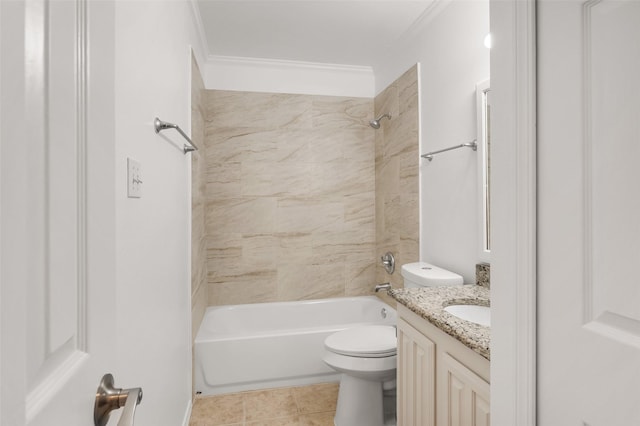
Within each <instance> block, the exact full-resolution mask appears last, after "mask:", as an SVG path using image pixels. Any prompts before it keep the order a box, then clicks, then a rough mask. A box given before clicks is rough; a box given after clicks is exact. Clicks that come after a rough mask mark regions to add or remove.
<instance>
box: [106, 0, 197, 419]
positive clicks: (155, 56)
mask: <svg viewBox="0 0 640 426" xmlns="http://www.w3.org/2000/svg"><path fill="white" fill-rule="evenodd" d="M115 5H116V6H115V8H116V17H115V34H116V40H115V44H116V46H115V49H116V61H115V87H116V93H115V97H116V104H115V110H116V114H115V117H116V142H115V145H116V183H115V188H116V232H117V247H116V249H117V259H116V261H117V312H118V318H117V319H116V326H117V357H118V359H117V371H114V372H113V373H114V376H115V377H116V378H118V377H119V378H120V379H119V380H118V382H117V385H119V386H124V387H129V386H141V387H142V388H143V390H144V399H143V401H142V404H141V405H140V407H139V409H138V411H137V412H136V425H139V426H151V425H153V426H162V425H166V426H175V425H180V424H184V423H183V422H184V418H185V415H186V413H187V412H188V410H189V409H190V400H191V374H190V372H191V354H190V349H191V342H190V334H191V329H190V320H191V303H190V288H191V286H190V271H189V268H190V266H189V265H190V261H189V256H190V250H189V244H190V241H189V239H190V217H191V213H190V206H191V195H190V185H191V183H190V182H191V179H190V173H191V170H190V163H191V159H190V157H189V155H186V156H185V155H184V154H183V153H182V151H181V147H182V139H181V138H180V136H179V135H178V134H177V133H176V132H175V131H174V130H168V131H165V132H164V133H163V134H162V135H161V136H159V135H156V134H155V132H154V130H153V126H152V122H153V119H154V117H156V116H158V117H160V118H161V119H163V120H166V121H169V122H173V123H177V124H178V125H180V126H181V127H182V128H183V129H185V131H187V133H188V132H189V130H190V122H191V118H190V110H191V103H190V81H191V72H190V66H191V53H190V45H192V44H196V42H197V38H196V35H195V32H194V30H193V28H194V24H193V16H192V9H191V4H190V3H189V2H188V1H184V0H183V1H170V2H162V5H161V6H162V7H158V5H159V3H157V2H137V1H136V2H119V1H116V2H115ZM167 139H169V140H170V141H175V142H176V144H172V143H171V142H170V141H168V140H167ZM127 157H132V158H134V159H136V160H137V161H139V162H140V163H141V165H142V168H141V170H142V179H141V180H142V181H143V184H142V198H140V199H133V198H127V193H126V176H127V167H126V166H127Z"/></svg>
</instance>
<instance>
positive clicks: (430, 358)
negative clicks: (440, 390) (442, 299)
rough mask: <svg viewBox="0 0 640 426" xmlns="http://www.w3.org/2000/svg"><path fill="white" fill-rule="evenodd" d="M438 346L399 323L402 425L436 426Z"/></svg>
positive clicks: (398, 411)
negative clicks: (436, 349) (436, 350)
mask: <svg viewBox="0 0 640 426" xmlns="http://www.w3.org/2000/svg"><path fill="white" fill-rule="evenodd" d="M435 348H436V345H435V343H433V342H432V341H431V340H430V339H429V338H428V337H427V336H425V335H424V334H422V333H420V332H419V331H417V330H416V329H415V328H413V327H411V326H410V325H409V324H408V323H407V322H405V321H403V320H402V319H398V370H397V371H398V386H397V392H398V398H397V401H398V407H397V408H398V409H397V416H398V425H416V426H417V425H420V426H434V424H435V423H434V419H435V366H436V352H435Z"/></svg>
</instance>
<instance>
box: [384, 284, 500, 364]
mask: <svg viewBox="0 0 640 426" xmlns="http://www.w3.org/2000/svg"><path fill="white" fill-rule="evenodd" d="M388 293H389V295H390V296H391V297H393V298H394V299H395V300H397V301H398V303H400V304H401V305H404V306H406V307H407V308H408V309H409V310H411V311H413V312H414V313H416V314H417V315H419V316H421V317H422V318H424V319H425V320H427V321H429V322H430V323H432V324H433V325H435V326H436V327H438V328H439V329H440V330H442V331H444V332H445V333H447V334H448V335H450V336H452V337H453V338H455V339H457V340H459V341H460V342H462V344H464V345H465V346H467V347H469V348H471V349H472V350H474V351H475V352H477V353H478V354H480V355H482V356H483V357H485V358H486V359H491V354H490V352H489V343H490V341H491V328H490V327H485V326H482V325H480V324H476V323H473V322H469V321H465V320H463V319H460V318H458V317H456V316H453V315H451V314H450V313H448V312H446V311H445V310H444V308H445V307H447V306H449V305H483V306H489V289H487V288H485V287H481V286H479V285H475V284H474V285H463V286H454V287H426V288H395V289H391V290H389V292H388Z"/></svg>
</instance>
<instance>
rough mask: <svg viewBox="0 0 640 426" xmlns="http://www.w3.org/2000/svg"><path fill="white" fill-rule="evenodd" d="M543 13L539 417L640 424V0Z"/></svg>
mask: <svg viewBox="0 0 640 426" xmlns="http://www.w3.org/2000/svg"><path fill="white" fill-rule="evenodd" d="M537 19H538V114H539V115H538V179H539V181H538V197H539V202H538V206H539V211H538V220H539V223H538V262H539V263H538V289H539V294H538V308H539V313H538V315H539V327H538V339H539V340H538V348H539V352H538V416H539V417H538V424H539V425H541V426H558V425H562V426H583V425H588V426H631V425H640V269H639V268H640V187H639V184H640V2H639V1H637V0H622V1H609V0H595V1H594V0H591V1H584V0H562V1H550V0H540V1H539V3H538V9H537Z"/></svg>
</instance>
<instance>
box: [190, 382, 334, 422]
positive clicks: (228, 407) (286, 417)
mask: <svg viewBox="0 0 640 426" xmlns="http://www.w3.org/2000/svg"><path fill="white" fill-rule="evenodd" d="M338 387H339V384H338V383H322V384H317V385H310V386H302V387H292V388H279V389H266V390H260V391H251V392H240V393H231V394H225V395H217V396H208V397H200V396H198V397H196V400H195V402H194V403H193V410H192V412H191V420H190V422H189V426H223V425H224V426H333V416H334V415H335V411H336V402H337V400H338Z"/></svg>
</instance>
